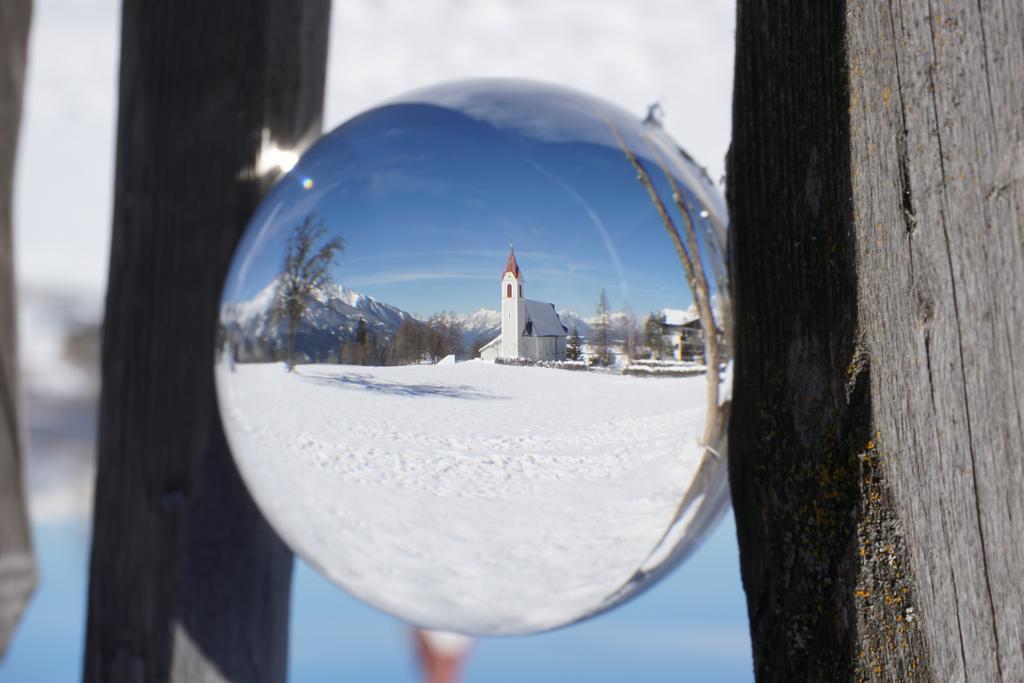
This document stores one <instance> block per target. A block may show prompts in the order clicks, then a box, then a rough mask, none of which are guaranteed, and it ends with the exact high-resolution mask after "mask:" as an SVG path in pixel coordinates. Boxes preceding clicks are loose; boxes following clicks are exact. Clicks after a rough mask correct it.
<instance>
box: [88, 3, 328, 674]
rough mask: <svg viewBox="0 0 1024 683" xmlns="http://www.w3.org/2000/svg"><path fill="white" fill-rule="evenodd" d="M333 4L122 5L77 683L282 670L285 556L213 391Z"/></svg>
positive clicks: (308, 110)
mask: <svg viewBox="0 0 1024 683" xmlns="http://www.w3.org/2000/svg"><path fill="white" fill-rule="evenodd" d="M329 14H330V2H329V0H226V1H224V2H214V3H208V2H196V1H195V0H187V1H184V2H173V3H153V2H146V1H145V0H126V1H125V3H124V9H123V18H122V40H121V75H120V96H119V121H118V137H117V176H116V180H115V200H114V226H113V241H112V247H111V261H110V278H109V285H108V291H107V301H106V319H105V322H104V328H103V336H104V347H103V391H102V398H101V408H100V434H99V452H98V455H99V463H98V474H97V488H96V503H95V513H94V532H93V546H92V557H91V565H90V585H89V617H88V636H87V643H86V655H85V669H84V680H86V681H167V680H175V681H227V680H230V681H282V680H284V679H285V672H286V664H287V628H288V604H289V587H290V581H291V565H292V559H291V554H290V553H289V551H288V549H287V548H286V547H285V546H284V544H283V543H282V542H281V541H280V540H279V539H278V537H277V536H276V535H275V534H274V532H273V531H272V530H271V529H270V527H269V526H268V525H267V524H266V522H265V521H264V520H263V518H262V516H261V515H260V513H259V511H258V510H257V509H256V508H255V506H254V505H253V503H252V501H251V500H250V498H249V496H248V494H247V493H246V491H245V488H244V486H243V485H242V482H241V480H240V478H239V476H238V473H237V471H236V469H235V467H234V464H233V462H232V461H231V458H230V454H229V452H228V449H227V446H226V443H225V439H224V434H223V432H222V429H221V425H220V421H219V418H218V415H217V406H216V402H215V396H214V385H213V368H212V363H213V343H214V329H215V323H216V320H217V315H218V303H219V296H220V289H221V285H222V282H223V278H224V276H225V273H226V271H227V267H228V263H229V260H230V258H231V255H232V251H233V249H234V246H235V244H236V242H237V241H238V239H239V237H240V235H241V232H242V230H243V228H244V227H245V225H246V222H247V220H248V219H249V216H250V215H251V214H252V212H253V210H254V209H255V208H256V206H257V204H258V203H259V201H260V198H261V197H262V196H263V194H264V193H265V191H266V190H267V189H268V187H269V183H270V182H271V181H272V180H273V179H274V175H273V174H265V173H261V172H260V170H259V167H258V160H259V156H260V152H261V150H262V149H264V148H265V147H266V145H267V144H268V142H269V144H275V145H277V146H278V147H281V148H285V149H295V148H301V147H302V146H304V145H306V144H308V143H309V142H311V141H312V140H313V139H315V138H316V137H317V135H318V134H319V131H320V125H321V112H322V106H323V95H324V81H325V69H326V56H327V33H328V26H329Z"/></svg>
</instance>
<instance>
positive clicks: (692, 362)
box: [215, 80, 731, 634]
mask: <svg viewBox="0 0 1024 683" xmlns="http://www.w3.org/2000/svg"><path fill="white" fill-rule="evenodd" d="M653 114H654V113H653V112H652V115H651V116H648V118H647V120H645V121H641V120H640V119H639V118H637V117H635V116H632V115H630V114H629V113H627V112H625V111H623V110H622V109H619V108H618V107H616V106H613V105H611V104H609V103H607V102H604V101H602V100H599V99H596V98H593V97H590V96H587V95H583V94H581V93H577V92H574V91H572V90H568V89H566V88H563V87H556V86H552V85H545V84H538V83H531V82H524V81H511V80H479V81H468V82H458V83H451V84H445V85H440V86H436V87H432V88H428V89H425V90H420V91H417V92H413V93H410V94H408V95H405V96H402V97H399V98H397V99H395V100H393V101H391V102H388V103H386V104H385V105H383V106H380V107H378V108H376V109H373V110H371V111H368V112H366V113H364V114H362V115H360V116H357V117H356V118H354V119H352V120H350V121H349V122H347V123H345V124H344V125H342V126H340V127H339V128H337V129H335V130H334V131H332V132H330V133H328V134H327V135H325V136H323V138H321V139H320V140H319V141H318V142H317V143H316V144H315V145H313V146H312V147H311V148H310V149H309V150H308V151H307V152H306V153H305V154H304V155H302V157H301V159H299V160H298V163H297V164H296V165H295V166H294V168H292V169H291V170H290V171H289V172H288V173H286V174H285V175H284V176H283V177H282V178H281V179H280V180H279V182H278V183H277V184H276V185H275V186H274V188H273V189H272V190H271V191H270V193H269V194H268V196H267V198H266V199H265V201H264V202H263V203H262V204H261V206H260V207H259V209H258V211H257V212H256V214H255V215H254V216H253V218H252V221H251V223H250V225H249V226H248V229H247V230H246V232H245V235H244V237H243V239H242V241H241V243H240V244H239V246H238V249H237V252H236V253H235V256H234V259H233V261H232V264H231V269H230V273H229V275H228V278H227V281H226V284H225V287H224V292H223V296H222V301H221V308H220V327H219V333H218V337H217V340H216V356H215V358H216V361H215V374H216V381H217V390H218V396H219V402H220V408H221V417H222V419H223V423H224V428H225V431H226V433H227V436H228V439H229V442H230V445H231V449H232V452H233V453H234V457H235V461H236V462H237V464H238V468H239V470H240V471H241V474H242V476H243V478H244V480H245V482H246V485H247V486H248V488H249V490H250V492H251V493H252V495H253V498H254V499H255V500H256V503H257V504H258V505H259V507H260V509H261V510H262V511H263V513H264V514H265V515H266V517H267V519H268V520H269V521H270V523H271V524H272V525H273V526H274V528H275V529H276V530H277V531H278V533H279V534H280V535H281V536H282V537H283V538H284V539H285V540H286V541H287V543H288V544H289V545H290V546H291V547H292V548H293V549H294V550H295V552H296V553H298V554H299V555H300V556H302V557H303V558H304V559H305V560H306V561H307V562H309V563H310V564H311V565H313V566H314V567H316V568H317V569H318V570H319V571H320V572H321V573H323V574H324V576H326V577H328V578H329V579H330V580H332V581H334V582H335V583H337V584H338V585H339V586H341V587H343V588H344V589H346V590H347V591H349V592H350V593H352V594H353V595H355V596H357V597H359V598H361V599H363V600H364V601H366V602H368V603H370V604H372V605H375V606H376V607H378V608H380V609H383V610H385V611H387V612H390V613H392V614H394V615H397V616H399V617H401V618H403V619H405V620H407V621H409V622H412V623H415V624H418V625H421V626H425V627H430V628H435V629H444V630H448V631H457V632H462V633H468V634H512V633H528V632H533V631H539V630H544V629H551V628H555V627H558V626H563V625H565V624H569V623H572V622H574V621H578V620H580V619H584V618H586V617H589V616H592V615H594V614H596V613H598V612H601V611H603V610H606V609H608V608H610V607H612V606H614V605H616V604H619V603H621V602H623V601H624V600H626V599H628V598H630V597H632V596H634V595H636V594H637V593H638V592H639V591H641V590H643V589H644V588H646V587H648V586H649V585H651V584H652V583H653V582H654V581H656V580H657V579H658V578H659V577H660V576H662V575H664V574H665V573H666V572H667V571H669V570H670V569H671V568H672V567H674V566H675V565H677V564H678V563H679V562H680V561H681V560H683V559H684V558H685V557H686V556H687V555H688V554H689V553H690V552H692V551H693V550H694V549H695V547H696V546H697V545H698V544H699V543H700V541H701V540H702V539H703V538H705V537H706V536H707V535H708V533H709V532H710V530H711V529H712V528H713V526H714V525H715V523H716V522H717V521H718V520H719V519H720V517H721V516H722V514H723V513H724V511H725V510H726V509H727V507H728V503H729V498H728V485H727V479H726V470H727V467H726V462H725V429H726V420H727V414H728V400H729V392H730V381H729V371H730V368H731V363H730V360H729V354H730V351H729V349H730V344H729V330H730V307H729V298H728V283H727V279H726V274H727V273H726V261H725V240H726V217H725V210H724V207H723V202H722V199H721V197H720V195H719V194H718V193H717V192H716V190H715V187H714V185H713V184H712V182H711V181H710V180H709V179H708V178H707V176H706V174H705V173H704V171H703V170H702V169H701V168H700V167H699V166H697V165H696V164H695V163H694V162H693V160H692V159H691V158H690V157H689V156H688V155H687V154H686V153H685V152H683V151H682V150H681V149H680V148H679V147H678V146H677V145H676V144H675V143H674V142H673V141H672V140H671V139H670V138H669V137H668V136H667V135H666V134H665V133H664V132H663V131H662V129H661V127H660V124H659V123H658V120H657V117H656V116H654V115H653Z"/></svg>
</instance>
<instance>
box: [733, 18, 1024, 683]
mask: <svg viewBox="0 0 1024 683" xmlns="http://www.w3.org/2000/svg"><path fill="white" fill-rule="evenodd" d="M737 18H738V22H737V30H736V36H737V52H736V79H735V96H734V101H733V142H732V150H731V152H730V156H729V163H728V177H729V183H728V199H729V208H730V217H731V220H732V239H733V244H732V251H731V253H732V258H733V285H734V302H735V307H736V313H737V315H736V335H735V340H736V348H735V383H734V387H733V395H734V400H733V418H734V419H733V420H732V423H731V427H730V432H729V466H730V482H731V488H732V493H733V506H734V509H735V512H736V525H737V533H738V536H739V545H740V563H741V570H742V575H743V584H744V588H745V590H746V593H747V605H748V611H749V615H750V628H751V636H752V641H753V648H754V653H753V654H754V670H755V673H756V674H757V677H758V679H759V680H763V681H768V680H772V681H774V680H786V681H789V680H801V681H805V680H829V681H861V680H899V681H904V680H934V681H949V680H961V681H962V680H978V681H1017V680H1021V679H1022V677H1024V640H1022V638H1021V633H1024V609H1022V605H1024V583H1022V582H1021V580H1020V567H1021V566H1022V565H1024V547H1022V546H1021V544H1020V543H1019V542H1018V539H1020V538H1024V497H1022V496H1021V491H1022V490H1024V465H1022V460H1021V453H1022V452H1024V428H1022V425H1024V400H1022V398H1021V397H1022V395H1024V393H1022V390H1021V387H1024V362H1022V361H1021V354H1020V350H1021V348H1024V307H1022V306H1021V305H1020V302H1021V301H1022V300H1024V210H1022V207H1024V124H1022V121H1024V119H1022V118H1021V116H1022V112H1024V79H1022V78H1021V74H1022V73H1024V42H1022V41H1021V36H1022V35H1024V4H1021V3H1019V2H1007V3H997V2H975V1H974V0H970V1H968V0H900V1H899V2H895V1H893V0H879V1H877V2H849V3H829V2H819V1H818V0H780V1H778V2H771V3H768V2H762V1H759V0H740V1H739V3H738V14H737Z"/></svg>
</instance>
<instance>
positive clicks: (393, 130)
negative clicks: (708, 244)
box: [225, 98, 696, 315]
mask: <svg viewBox="0 0 1024 683" xmlns="http://www.w3.org/2000/svg"><path fill="white" fill-rule="evenodd" d="M517 106H523V107H533V106H536V107H538V108H540V109H543V107H544V103H543V102H540V103H536V102H530V101H529V100H523V99H522V98H520V99H519V100H517ZM502 113H503V115H504V116H505V117H508V116H509V112H508V111H507V110H503V112H502ZM513 114H514V112H513ZM615 115H616V116H619V113H618V112H615ZM541 118H543V117H542V116H541ZM584 119H586V117H584ZM594 120H595V119H594V117H590V118H589V119H587V120H584V121H583V123H584V124H590V125H591V126H592V125H593V123H594ZM596 120H597V121H600V119H596ZM535 121H536V117H534V119H531V120H530V121H529V122H528V123H531V124H535ZM622 125H624V126H632V127H633V128H634V129H636V130H640V127H639V124H638V122H637V120H636V119H635V118H632V119H630V120H629V122H627V123H624V124H622ZM591 132H592V131H591ZM583 137H590V138H591V139H590V140H587V139H578V140H573V139H566V136H564V135H562V136H561V138H560V139H546V138H544V137H542V136H541V135H538V134H535V133H534V132H533V130H532V129H531V128H528V127H521V128H518V129H517V128H515V127H498V126H496V125H493V124H492V123H490V122H487V121H484V120H481V118H479V117H470V116H467V115H466V114H464V113H462V112H461V111H457V110H455V109H451V108H446V107H439V106H435V105H433V104H421V103H401V104H393V105H389V106H385V107H382V108H380V109H377V110H374V111H371V112H369V113H368V114H365V115H362V116H360V117H357V118H355V119H353V120H352V121H350V122H349V123H348V124H346V125H344V126H342V127H341V128H339V129H336V130H335V131H333V132H332V133H330V134H328V135H327V136H325V137H324V138H323V139H322V140H321V141H320V142H318V143H317V144H316V145H315V146H314V147H313V148H312V149H311V150H310V151H309V152H307V154H306V155H305V156H304V157H303V158H302V159H301V161H300V162H299V164H298V165H297V166H296V167H295V168H294V169H293V170H292V172H291V173H289V174H288V175H287V176H285V177H284V178H283V179H282V181H281V182H280V183H279V184H278V185H277V186H276V187H275V188H274V190H273V191H272V192H271V194H270V196H269V197H268V198H267V200H266V201H265V202H264V204H263V205H262V206H261V208H260V210H259V211H258V212H257V213H256V215H255V216H254V217H253V219H252V222H251V223H250V227H249V229H248V231H247V234H246V236H245V238H244V239H243V243H242V244H241V245H240V248H239V251H238V254H237V255H236V263H235V264H234V265H233V268H232V272H231V275H230V276H229V279H228V283H227V286H226V289H225V299H226V300H242V299H247V298H250V297H251V296H253V295H254V294H255V293H256V292H257V291H259V290H260V289H262V288H263V287H265V286H266V285H267V284H268V283H269V282H270V281H271V280H272V278H273V277H274V275H275V274H276V273H277V272H278V271H279V269H280V263H281V255H282V250H283V245H284V242H285V239H286V238H287V235H288V234H289V231H290V230H291V228H292V227H294V226H295V225H296V224H298V223H299V222H300V221H301V220H302V217H303V216H305V215H306V214H307V213H309V212H315V213H316V214H317V215H318V216H319V217H321V218H322V219H323V220H324V222H325V224H326V225H327V227H328V229H329V231H330V233H331V234H332V235H341V236H342V237H343V238H344V240H345V242H346V249H345V251H344V253H343V254H342V255H341V256H340V258H339V263H338V265H337V267H336V268H335V269H334V273H333V274H334V278H335V280H336V281H337V282H339V283H340V284H343V285H345V286H348V287H351V288H352V289H355V290H358V291H360V292H363V293H365V294H369V295H370V296H373V297H374V298H377V299H379V300H381V301H384V302H387V303H390V304H393V305H395V306H398V307H400V308H402V309H404V310H407V311H409V312H412V313H416V314H419V315H429V314H431V313H434V312H437V311H440V310H454V311H456V312H459V313H469V312H472V311H474V310H477V309H479V308H483V307H486V308H496V307H497V306H498V305H499V279H500V275H501V272H502V269H503V267H504V264H505V259H506V256H507V254H508V245H509V242H510V241H512V242H514V244H515V248H516V254H517V257H518V259H519V264H520V266H521V268H522V270H523V274H524V277H525V287H524V288H525V295H526V296H527V297H528V298H531V299H539V300H543V301H550V302H553V303H555V304H556V305H557V306H558V308H559V309H560V310H565V309H569V310H574V311H577V312H580V313H583V314H589V313H591V312H592V311H593V309H594V306H595V304H596V302H597V299H598V294H599V292H600V290H601V288H602V287H603V288H605V289H606V290H607V293H608V296H609V299H610V302H611V305H612V307H613V308H615V309H618V308H621V307H623V306H625V305H627V304H628V305H629V306H631V307H632V309H633V310H634V311H636V312H637V313H638V314H643V313H645V312H647V311H650V310H654V309H658V308H663V307H670V308H684V307H686V306H689V305H690V303H691V296H690V293H689V291H688V289H687V287H686V285H685V280H684V278H683V271H682V268H681V266H680V265H679V262H678V260H677V257H676V255H675V252H674V250H673V248H672V244H671V242H670V241H669V239H668V237H667V235H666V232H665V229H664V227H663V226H662V224H661V222H660V220H659V218H658V215H657V213H656V212H655V210H654V207H653V206H652V204H651V203H650V200H649V198H648V196H647V194H646V192H645V190H644V189H643V187H642V185H640V183H638V182H637V180H636V177H635V173H634V171H633V169H632V167H631V166H630V164H629V163H628V161H627V160H626V158H625V156H624V155H623V154H622V152H621V151H620V150H619V149H617V148H615V147H611V146H608V145H604V144H600V142H596V141H593V137H594V136H593V135H592V134H591V135H589V136H583ZM608 137H610V135H609V136H608ZM650 172H651V174H652V177H655V179H656V181H657V182H658V183H659V184H660V185H662V186H663V187H662V188H661V189H662V191H663V196H664V197H665V199H666V201H667V202H669V204H671V200H670V194H669V192H668V189H667V186H666V183H665V181H664V179H663V178H661V174H660V171H659V170H658V169H657V167H656V166H654V165H653V164H651V165H650ZM694 201H696V200H694Z"/></svg>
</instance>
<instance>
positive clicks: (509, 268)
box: [501, 244, 519, 277]
mask: <svg viewBox="0 0 1024 683" xmlns="http://www.w3.org/2000/svg"><path fill="white" fill-rule="evenodd" d="M505 273H512V274H513V275H515V276H516V277H519V264H518V263H516V252H515V251H513V250H512V245H511V244H510V245H508V261H506V262H505V270H503V271H502V273H501V276H502V277H505Z"/></svg>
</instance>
